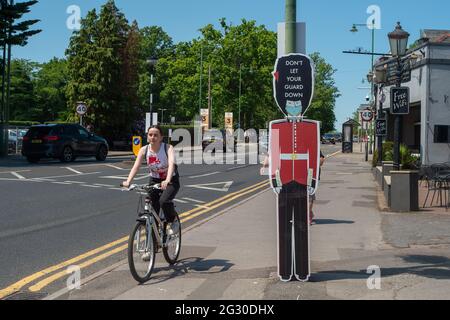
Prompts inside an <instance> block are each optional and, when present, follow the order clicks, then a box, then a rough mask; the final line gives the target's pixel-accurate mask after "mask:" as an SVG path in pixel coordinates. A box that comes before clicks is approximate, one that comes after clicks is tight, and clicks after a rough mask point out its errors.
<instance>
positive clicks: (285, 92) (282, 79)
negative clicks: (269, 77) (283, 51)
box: [273, 53, 314, 117]
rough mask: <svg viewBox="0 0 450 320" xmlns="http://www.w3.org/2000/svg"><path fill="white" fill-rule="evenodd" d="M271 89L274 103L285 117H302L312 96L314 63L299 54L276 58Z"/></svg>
mask: <svg viewBox="0 0 450 320" xmlns="http://www.w3.org/2000/svg"><path fill="white" fill-rule="evenodd" d="M273 88H274V98H275V101H276V103H277V105H278V107H279V108H280V110H281V111H282V112H283V114H284V115H285V116H291V117H299V116H303V115H304V114H305V112H306V111H307V110H308V108H309V106H310V105H311V101H312V98H313V95H314V62H313V61H312V60H311V58H310V57H308V56H306V55H303V54H299V53H293V54H289V55H285V56H282V57H280V58H278V59H277V61H276V63H275V71H274V72H273Z"/></svg>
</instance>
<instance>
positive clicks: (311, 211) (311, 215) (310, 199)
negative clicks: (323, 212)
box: [309, 151, 325, 224]
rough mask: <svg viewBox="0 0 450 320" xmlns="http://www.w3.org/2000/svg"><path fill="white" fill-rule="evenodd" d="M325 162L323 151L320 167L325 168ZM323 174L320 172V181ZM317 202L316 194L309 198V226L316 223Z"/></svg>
mask: <svg viewBox="0 0 450 320" xmlns="http://www.w3.org/2000/svg"><path fill="white" fill-rule="evenodd" d="M324 162H325V156H324V155H323V153H322V151H320V167H322V166H323V164H324ZM321 172H322V170H320V171H319V180H320V174H321ZM315 200H316V195H315V194H313V195H310V196H309V224H312V223H313V221H314V212H313V206H314V201H315Z"/></svg>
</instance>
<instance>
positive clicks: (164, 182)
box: [161, 180, 171, 190]
mask: <svg viewBox="0 0 450 320" xmlns="http://www.w3.org/2000/svg"><path fill="white" fill-rule="evenodd" d="M169 184H171V182H170V181H169V180H164V181H163V182H161V190H166V189H167V186H168V185H169Z"/></svg>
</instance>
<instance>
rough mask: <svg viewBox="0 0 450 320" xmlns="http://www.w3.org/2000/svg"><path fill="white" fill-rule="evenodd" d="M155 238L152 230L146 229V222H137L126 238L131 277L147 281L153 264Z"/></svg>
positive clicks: (139, 280)
mask: <svg viewBox="0 0 450 320" xmlns="http://www.w3.org/2000/svg"><path fill="white" fill-rule="evenodd" d="M155 252H156V239H155V235H154V234H153V230H147V227H146V224H145V223H142V222H139V223H137V224H136V226H135V227H134V229H133V231H132V232H131V235H130V239H129V240H128V265H129V267H130V272H131V275H132V276H133V278H134V279H135V280H136V281H137V282H139V283H144V282H147V281H148V280H149V279H150V277H151V275H152V272H153V267H154V266H155Z"/></svg>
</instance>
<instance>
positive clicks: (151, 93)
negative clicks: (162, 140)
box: [150, 73, 153, 126]
mask: <svg viewBox="0 0 450 320" xmlns="http://www.w3.org/2000/svg"><path fill="white" fill-rule="evenodd" d="M152 88H153V73H152V74H151V75H150V126H153V92H152Z"/></svg>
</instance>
